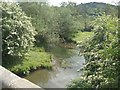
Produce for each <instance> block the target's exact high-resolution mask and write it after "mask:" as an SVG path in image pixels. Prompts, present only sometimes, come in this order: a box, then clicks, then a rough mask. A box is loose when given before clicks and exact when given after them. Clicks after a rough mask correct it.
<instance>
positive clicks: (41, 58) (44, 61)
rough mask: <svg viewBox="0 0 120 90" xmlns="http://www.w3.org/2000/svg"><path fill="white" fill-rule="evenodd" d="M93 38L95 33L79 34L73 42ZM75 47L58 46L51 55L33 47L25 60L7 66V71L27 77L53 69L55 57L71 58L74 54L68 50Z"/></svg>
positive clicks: (67, 44) (64, 44) (70, 44)
mask: <svg viewBox="0 0 120 90" xmlns="http://www.w3.org/2000/svg"><path fill="white" fill-rule="evenodd" d="M92 36H93V32H78V33H77V34H76V35H75V37H74V38H73V40H74V41H75V42H77V44H79V42H85V40H86V39H87V38H90V37H92ZM75 47H76V45H75V44H74V43H61V44H60V45H58V46H54V47H52V50H51V53H49V52H46V51H45V50H44V48H42V47H33V48H31V49H30V51H29V52H28V54H26V55H25V58H24V59H23V60H22V61H21V62H17V63H16V64H13V65H10V66H7V69H9V70H10V71H12V72H13V73H15V74H17V75H27V74H29V73H30V72H31V71H35V70H37V69H43V68H45V69H52V67H53V63H52V61H53V60H52V58H53V57H54V56H56V57H60V56H59V55H62V54H63V52H64V55H63V57H66V56H71V55H72V53H71V52H70V51H69V50H67V49H73V48H75ZM63 48H64V49H63ZM65 48H66V49H65ZM58 53H59V54H58ZM60 53H61V54H60ZM51 56H53V57H51ZM65 65H66V64H65ZM63 66H64V64H63Z"/></svg>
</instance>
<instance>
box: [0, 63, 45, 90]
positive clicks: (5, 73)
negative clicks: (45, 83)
mask: <svg viewBox="0 0 120 90" xmlns="http://www.w3.org/2000/svg"><path fill="white" fill-rule="evenodd" d="M0 87H2V88H13V89H15V88H16V89H17V88H28V90H29V89H30V88H36V89H39V90H43V89H42V88H41V87H39V86H37V85H35V84H33V83H32V82H30V81H28V80H26V79H23V78H20V77H19V76H17V75H15V74H13V73H12V72H10V71H9V70H7V69H5V68H4V67H2V66H1V65H0ZM0 89H1V88H0Z"/></svg>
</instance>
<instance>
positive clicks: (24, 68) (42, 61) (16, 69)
mask: <svg viewBox="0 0 120 90" xmlns="http://www.w3.org/2000/svg"><path fill="white" fill-rule="evenodd" d="M50 57H51V55H50V54H49V53H47V52H45V50H44V48H40V47H34V48H32V49H31V50H30V51H29V52H28V54H27V55H25V58H24V59H23V60H22V62H20V63H17V64H16V65H11V66H9V67H7V69H9V70H10V71H12V72H13V73H15V74H17V75H27V74H29V73H30V72H31V71H35V70H37V69H40V68H46V69H51V68H52V62H51V58H50Z"/></svg>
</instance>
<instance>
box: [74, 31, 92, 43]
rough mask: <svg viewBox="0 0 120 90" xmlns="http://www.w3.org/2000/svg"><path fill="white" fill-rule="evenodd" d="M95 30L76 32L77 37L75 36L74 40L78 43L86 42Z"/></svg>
mask: <svg viewBox="0 0 120 90" xmlns="http://www.w3.org/2000/svg"><path fill="white" fill-rule="evenodd" d="M93 34H94V33H93V32H78V33H76V34H75V37H74V38H73V40H74V41H76V42H77V43H80V42H85V41H87V39H89V38H90V37H92V36H93Z"/></svg>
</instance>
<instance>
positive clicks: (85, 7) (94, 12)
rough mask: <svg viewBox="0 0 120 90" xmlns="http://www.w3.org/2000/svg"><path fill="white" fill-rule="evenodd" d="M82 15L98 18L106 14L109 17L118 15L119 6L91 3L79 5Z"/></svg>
mask: <svg viewBox="0 0 120 90" xmlns="http://www.w3.org/2000/svg"><path fill="white" fill-rule="evenodd" d="M77 7H78V8H79V11H80V14H87V15H90V16H98V15H101V14H102V13H103V12H105V13H106V14H107V15H117V11H118V9H117V6H115V5H110V4H106V3H98V2H90V3H85V4H79V5H77Z"/></svg>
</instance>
